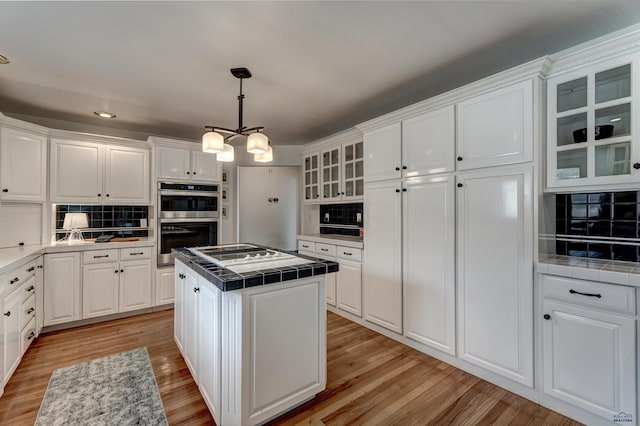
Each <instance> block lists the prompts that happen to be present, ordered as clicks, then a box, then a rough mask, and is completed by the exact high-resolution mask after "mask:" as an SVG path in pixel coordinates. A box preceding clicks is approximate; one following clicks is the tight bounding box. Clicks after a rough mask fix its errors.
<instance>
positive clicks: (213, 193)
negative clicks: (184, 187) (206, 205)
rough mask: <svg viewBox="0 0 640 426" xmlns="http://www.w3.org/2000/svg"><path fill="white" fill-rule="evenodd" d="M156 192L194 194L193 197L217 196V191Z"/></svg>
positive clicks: (161, 193)
mask: <svg viewBox="0 0 640 426" xmlns="http://www.w3.org/2000/svg"><path fill="white" fill-rule="evenodd" d="M158 194H159V195H160V196H161V197H162V196H163V195H177V196H179V197H185V196H195V197H217V196H218V194H219V192H218V191H158Z"/></svg>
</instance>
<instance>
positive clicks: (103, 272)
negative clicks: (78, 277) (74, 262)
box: [82, 263, 119, 318]
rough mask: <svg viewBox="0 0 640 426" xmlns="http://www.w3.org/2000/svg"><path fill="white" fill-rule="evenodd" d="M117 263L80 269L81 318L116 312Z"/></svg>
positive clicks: (86, 266)
mask: <svg viewBox="0 0 640 426" xmlns="http://www.w3.org/2000/svg"><path fill="white" fill-rule="evenodd" d="M118 272H119V269H118V263H102V264H97V265H85V266H83V267H82V317H83V318H93V317H99V316H102V315H110V314H115V313H117V312H118Z"/></svg>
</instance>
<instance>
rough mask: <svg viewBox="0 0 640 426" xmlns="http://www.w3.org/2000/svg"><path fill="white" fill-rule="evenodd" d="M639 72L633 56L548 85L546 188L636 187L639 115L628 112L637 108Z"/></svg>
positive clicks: (637, 60)
mask: <svg viewBox="0 0 640 426" xmlns="http://www.w3.org/2000/svg"><path fill="white" fill-rule="evenodd" d="M639 67H640V54H637V53H635V54H632V55H625V56H621V57H618V58H615V59H612V60H608V61H606V62H599V63H597V64H595V65H593V64H591V65H584V64H580V66H579V67H577V68H576V69H574V70H572V71H570V72H564V73H562V74H561V75H558V76H557V77H552V78H550V79H549V80H548V82H547V186H548V187H550V188H558V189H564V188H570V187H577V188H580V190H586V189H588V188H585V187H588V186H598V185H605V186H606V185H609V187H611V189H620V188H621V185H623V186H625V187H631V188H636V187H637V183H638V181H640V147H639V143H638V140H639V138H638V137H637V134H636V132H637V129H638V128H639V127H640V116H638V114H635V113H632V111H633V110H634V108H636V106H637V105H638V103H640V90H638V88H637V86H638V84H640V74H639V73H638V72H637V70H638V68H639ZM634 184H635V185H634ZM612 185H615V186H612Z"/></svg>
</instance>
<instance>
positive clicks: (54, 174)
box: [51, 139, 150, 204]
mask: <svg viewBox="0 0 640 426" xmlns="http://www.w3.org/2000/svg"><path fill="white" fill-rule="evenodd" d="M149 181H150V175H149V151H148V150H143V149H136V148H129V147H121V146H112V145H102V144H97V143H89V142H76V141H65V140H59V139H53V140H51V201H52V202H59V203H108V204H148V203H149Z"/></svg>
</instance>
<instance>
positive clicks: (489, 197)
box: [456, 166, 533, 386]
mask: <svg viewBox="0 0 640 426" xmlns="http://www.w3.org/2000/svg"><path fill="white" fill-rule="evenodd" d="M532 185H533V179H532V168H531V166H517V167H513V166H511V167H503V168H495V169H490V170H483V171H475V172H467V173H464V174H460V175H459V176H458V183H457V185H456V186H457V226H458V234H457V282H458V293H457V299H458V300H457V302H458V303H457V306H458V354H459V357H460V358H461V359H463V360H465V361H468V362H470V363H472V364H475V365H478V366H480V367H483V368H485V369H487V370H489V371H492V372H494V373H497V374H500V375H502V376H504V377H507V378H510V379H512V380H514V381H516V382H519V383H522V384H524V385H526V386H533V310H532V309H533V255H532V246H533V244H531V241H533V219H532V217H533V194H532Z"/></svg>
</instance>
